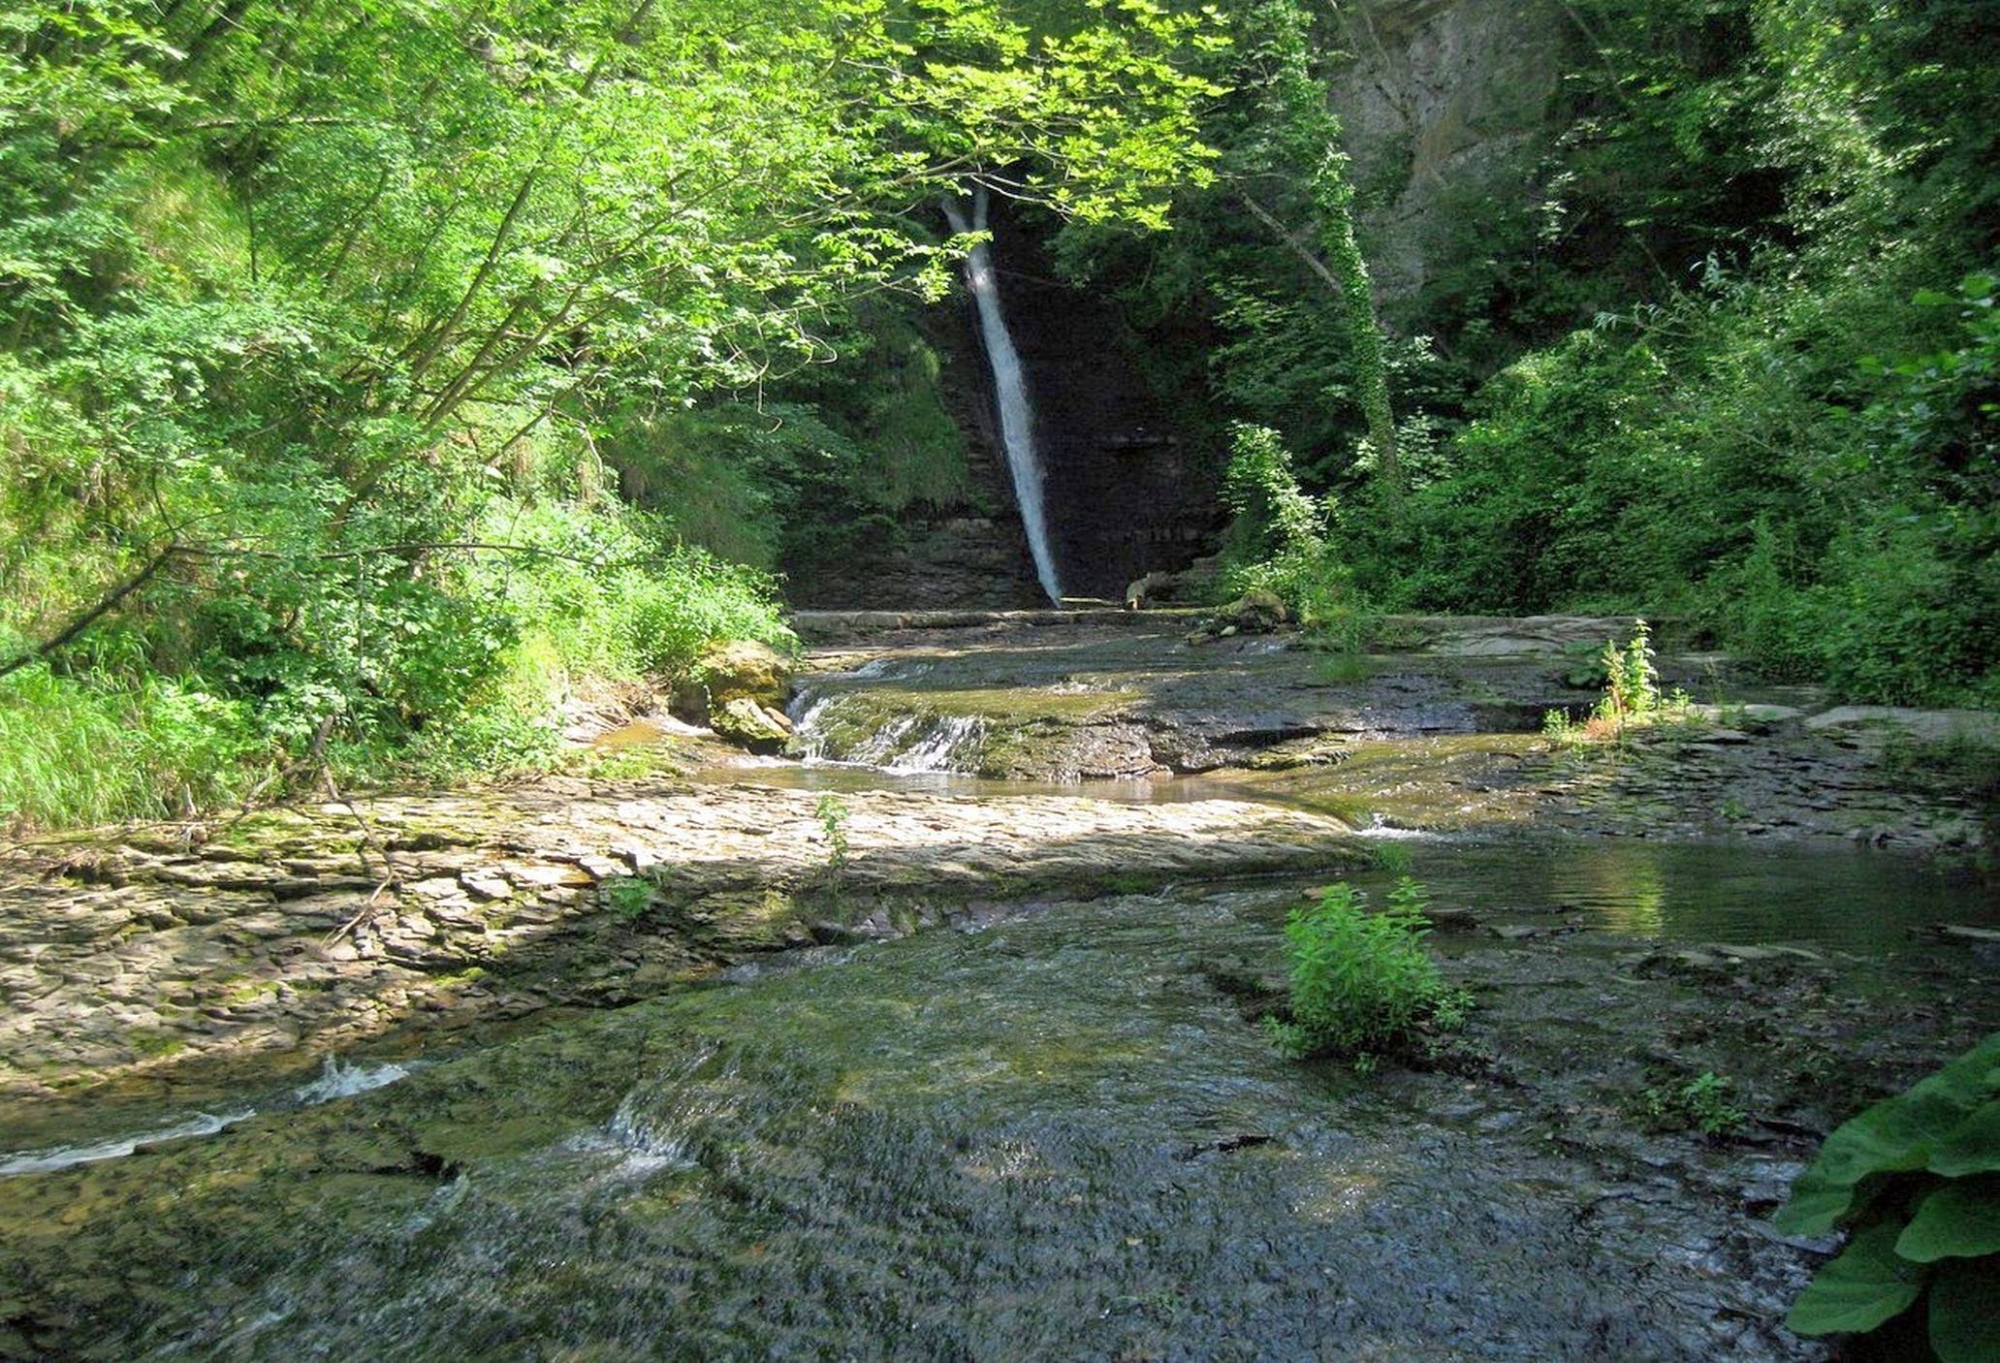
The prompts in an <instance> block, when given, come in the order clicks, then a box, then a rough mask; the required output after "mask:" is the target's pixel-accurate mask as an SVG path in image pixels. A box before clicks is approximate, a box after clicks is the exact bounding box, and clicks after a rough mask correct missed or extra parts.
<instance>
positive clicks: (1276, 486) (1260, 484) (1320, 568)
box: [1220, 425, 1354, 629]
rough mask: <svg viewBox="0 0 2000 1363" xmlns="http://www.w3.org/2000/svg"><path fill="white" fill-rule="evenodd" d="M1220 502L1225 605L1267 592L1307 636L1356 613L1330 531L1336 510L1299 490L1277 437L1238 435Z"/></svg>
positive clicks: (1258, 430) (1262, 432)
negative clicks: (1225, 520)
mask: <svg viewBox="0 0 2000 1363" xmlns="http://www.w3.org/2000/svg"><path fill="white" fill-rule="evenodd" d="M1222 500H1223V504H1224V505H1225V506H1227V507H1228V508H1229V510H1230V512H1231V515H1232V519H1231V521H1230V525H1229V530H1228V533H1227V535H1226V536H1225V538H1224V541H1223V555H1222V578H1221V584H1220V585H1221V590H1222V592H1223V593H1224V594H1225V595H1226V596H1227V597H1230V598H1232V599H1233V598H1235V597H1238V596H1242V595H1245V594H1247V593H1249V592H1253V591H1262V592H1269V593H1271V594H1272V595H1274V596H1276V597H1277V598H1278V599H1279V600H1281V601H1283V602H1284V603H1285V604H1286V605H1287V606H1288V607H1290V609H1291V612H1292V615H1293V617H1294V618H1295V619H1297V620H1298V621H1299V622H1300V623H1301V624H1303V625H1305V626H1306V627H1307V628H1309V629H1325V628H1326V627H1328V626H1330V625H1332V624H1333V623H1334V622H1336V621H1337V620H1340V619H1342V618H1343V617H1346V616H1348V615H1351V614H1352V613H1353V609H1354V594H1353V591H1352V589H1351V587H1350V586H1349V582H1348V574H1347V570H1346V568H1345V566H1344V565H1343V564H1342V563H1341V561H1340V558H1339V555H1338V553H1337V552H1336V550H1335V549H1334V546H1333V542H1332V538H1331V533H1330V527H1329V525H1328V520H1329V518H1330V513H1331V510H1332V507H1331V503H1330V501H1323V500H1321V499H1319V498H1315V497H1310V496H1307V495H1306V494H1305V493H1304V492H1303V491H1301V490H1300V488H1299V484H1298V479H1297V478H1296V477H1294V476H1293V473H1292V462H1291V455H1290V453H1289V452H1288V451H1287V450H1286V449H1285V447H1284V445H1283V443H1282V442H1281V441H1280V440H1279V438H1278V433H1277V432H1276V431H1273V430H1271V429H1269V428H1268V427H1262V426H1247V425H1239V426H1237V427H1236V428H1235V438H1234V442H1233V447H1232V453H1231V455H1230V459H1229V465H1228V468H1227V469H1226V471H1225V472H1224V474H1223V480H1222Z"/></svg>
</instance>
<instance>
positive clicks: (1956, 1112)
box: [1772, 1033, 2000, 1363]
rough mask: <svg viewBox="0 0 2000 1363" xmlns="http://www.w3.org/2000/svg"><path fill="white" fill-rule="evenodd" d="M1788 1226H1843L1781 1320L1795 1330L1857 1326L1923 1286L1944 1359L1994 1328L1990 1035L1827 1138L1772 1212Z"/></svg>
mask: <svg viewBox="0 0 2000 1363" xmlns="http://www.w3.org/2000/svg"><path fill="white" fill-rule="evenodd" d="M1772 1221H1773V1224H1774V1225H1776V1226H1777V1227H1778V1228H1779V1229H1780V1230H1783V1231H1785V1232H1787V1233H1788V1234H1793V1235H1820V1234H1824V1233H1826V1232H1827V1231H1829V1230H1832V1229H1834V1228H1835V1227H1837V1226H1848V1227H1851V1228H1852V1231H1853V1234H1852V1237H1851V1238H1850V1240H1849V1242H1848V1245H1847V1248H1846V1249H1845V1250H1844V1251H1842V1253H1841V1254H1840V1256H1839V1257H1838V1258H1836V1259H1834V1260H1832V1261H1831V1262H1830V1263H1828V1264H1826V1265H1824V1266H1823V1267H1822V1268H1821V1269H1820V1270H1819V1272H1818V1274H1816V1275H1815V1276H1814V1278H1813V1281H1812V1283H1811V1285H1810V1286H1808V1287H1807V1288H1806V1290H1805V1291H1804V1292H1803V1293H1802V1294H1801V1295H1800V1297H1799V1299H1798V1301H1797V1302H1796V1303H1794V1304H1793V1307H1792V1311H1791V1314H1790V1316H1788V1317H1787V1319H1786V1324H1788V1325H1789V1326H1790V1327H1791V1328H1792V1329H1794V1330H1796V1331H1798V1332H1799V1333H1801V1334H1808V1335H1821V1334H1861V1333H1866V1332H1868V1331H1872V1330H1875V1329H1878V1328H1881V1327H1883V1326H1884V1325H1886V1324H1887V1323H1888V1322H1890V1321H1891V1320H1893V1319H1894V1318H1895V1317H1897V1316H1899V1315H1901V1314H1902V1313H1903V1312H1905V1311H1907V1310H1909V1308H1911V1307H1912V1306H1914V1305H1915V1304H1916V1303H1917V1302H1919V1301H1920V1300H1923V1299H1924V1298H1926V1297H1928V1299H1929V1300H1928V1307H1927V1314H1928V1325H1929V1339H1930V1346H1931V1348H1932V1350H1934V1351H1935V1353H1936V1355H1937V1357H1938V1358H1940V1359H1942V1360H1944V1363H1971V1361H1972V1360H1981V1359H1987V1358H1990V1357H1992V1353H1991V1348H1992V1342H1993V1340H1994V1339H1996V1338H2000V1299H1996V1296H1995V1293H1994V1290H1993V1284H1994V1282H1995V1280H1996V1276H2000V1033H1996V1034H1995V1035H1993V1036H1990V1037H1988V1038H1987V1039H1986V1040H1984V1041H1982V1042H1981V1043H1980V1044H1979V1045H1977V1046H1975V1047H1973V1048H1972V1050H1971V1051H1969V1052H1967V1053H1966V1054H1965V1055H1962V1056H1960V1057H1959V1058H1958V1059H1956V1060H1954V1061H1952V1062H1951V1063H1950V1064H1948V1065H1946V1066H1945V1067H1944V1068H1943V1069H1941V1070H1939V1071H1938V1072H1937V1073H1936V1074H1934V1075H1932V1076H1930V1077H1929V1078H1927V1079H1924V1080H1921V1081H1919V1082H1918V1083H1917V1084H1916V1085H1915V1086H1914V1087H1912V1088H1911V1089H1910V1090H1909V1091H1908V1092H1907V1093H1904V1094H1901V1095H1899V1096H1897V1097H1894V1098H1889V1099H1886V1100H1884V1101H1883V1102H1880V1103H1877V1104H1876V1105H1875V1106H1873V1107H1871V1108H1869V1109H1868V1110H1866V1111H1865V1112H1863V1113H1861V1114H1860V1115H1859V1116H1857V1117H1854V1118H1853V1119H1851V1120H1849V1121H1848V1122H1846V1123H1844V1124H1843V1125H1842V1126H1841V1127H1840V1128H1839V1129H1838V1130H1836V1131H1835V1132H1834V1133H1833V1134H1832V1135H1830V1136H1828V1137H1827V1139H1826V1144H1825V1145H1824V1146H1823V1147H1821V1149H1820V1153H1819V1156H1818V1158H1817V1159H1815V1160H1814V1161H1813V1163H1812V1166H1811V1167H1810V1168H1808V1169H1807V1170H1806V1171H1805V1173H1803V1174H1801V1175H1800V1176H1799V1178H1798V1181H1797V1182H1796V1183H1794V1184H1793V1185H1792V1196H1791V1200H1790V1201H1788V1202H1787V1203H1786V1204H1785V1206H1784V1207H1782V1208H1781V1209H1780V1210H1779V1212H1778V1214H1777V1215H1776V1216H1775V1217H1773V1218H1772Z"/></svg>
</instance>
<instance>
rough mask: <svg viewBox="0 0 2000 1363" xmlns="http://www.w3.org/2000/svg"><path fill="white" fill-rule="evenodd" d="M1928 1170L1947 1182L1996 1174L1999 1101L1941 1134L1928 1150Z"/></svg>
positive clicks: (1999, 1168) (1998, 1165) (1999, 1161)
mask: <svg viewBox="0 0 2000 1363" xmlns="http://www.w3.org/2000/svg"><path fill="white" fill-rule="evenodd" d="M1930 1170H1931V1172H1932V1173H1934V1174H1943V1175H1944V1176H1945V1177H1947V1178H1956V1177H1959V1176H1962V1175H1965V1174H1991V1173H1996V1172H2000V1098H1992V1099H1989V1100H1988V1101H1987V1103H1986V1106H1984V1107H1982V1108H1980V1109H1979V1111H1977V1112H1975V1113H1973V1114H1972V1115H1971V1116H1970V1117H1968V1118H1966V1119H1965V1120H1964V1121H1963V1122H1960V1123H1959V1124H1958V1125H1957V1126H1955V1127H1953V1128H1952V1129H1951V1130H1950V1131H1949V1132H1947V1133H1946V1134H1945V1136H1944V1138H1943V1139H1942V1140H1940V1141H1939V1142H1938V1143H1937V1145H1936V1146H1934V1147H1933V1148H1932V1150H1931V1162H1930Z"/></svg>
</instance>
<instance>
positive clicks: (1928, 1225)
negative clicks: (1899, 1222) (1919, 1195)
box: [1896, 1175, 2000, 1264]
mask: <svg viewBox="0 0 2000 1363" xmlns="http://www.w3.org/2000/svg"><path fill="white" fill-rule="evenodd" d="M1896 1253H1898V1254H1900V1255H1901V1256H1902V1257H1903V1258H1905V1259H1908V1260H1911V1261H1912V1262H1914V1263H1919V1264H1928V1263H1935V1262H1936V1261H1937V1260H1939V1259H1946V1258H1970V1257H1973V1256H1976V1255H1981V1254H1994V1253H2000V1177H1994V1176H1991V1175H1987V1176H1984V1177H1980V1178H1968V1179H1965V1180H1962V1181H1961V1182H1958V1183H1947V1184H1945V1185H1944V1186H1943V1187H1941V1188H1939V1189H1937V1190H1936V1191H1935V1192H1933V1193H1931V1195H1930V1196H1928V1197H1926V1198H1925V1199H1924V1200H1923V1202H1922V1203H1921V1204H1919V1205H1918V1207H1917V1214H1916V1215H1915V1216H1914V1217H1912V1218H1911V1219H1910V1224H1909V1225H1908V1226H1906V1227H1904V1228H1903V1233H1902V1235H1901V1236H1900V1237H1899V1238H1898V1239H1897V1241H1896Z"/></svg>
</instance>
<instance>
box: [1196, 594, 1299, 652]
mask: <svg viewBox="0 0 2000 1363" xmlns="http://www.w3.org/2000/svg"><path fill="white" fill-rule="evenodd" d="M1291 623H1292V610H1291V607H1289V606H1287V605H1286V604H1285V603H1284V602H1283V601H1282V600H1280V599H1279V598H1278V596H1277V595H1276V594H1275V593H1272V592H1267V591H1263V590H1261V589H1258V590H1252V591H1249V592H1245V593H1244V594H1243V595H1242V596H1239V597H1238V598H1236V600H1234V601H1232V602H1230V603H1229V604H1228V605H1226V606H1224V607H1223V608H1222V609H1221V610H1219V611H1217V612H1216V613H1215V615H1214V616H1213V617H1212V618H1211V619H1209V621H1208V622H1207V623H1206V624H1204V625H1203V626H1202V627H1201V628H1200V629H1198V630H1196V631H1194V632H1193V633H1192V634H1190V635H1188V642H1189V643H1196V644H1198V643H1206V642H1207V641H1209V640H1211V639H1227V638H1231V637H1233V636H1235V635H1238V634H1270V633H1272V632H1273V631H1275V630H1278V629H1281V628H1282V627H1284V626H1286V625H1289V624H1291Z"/></svg>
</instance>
